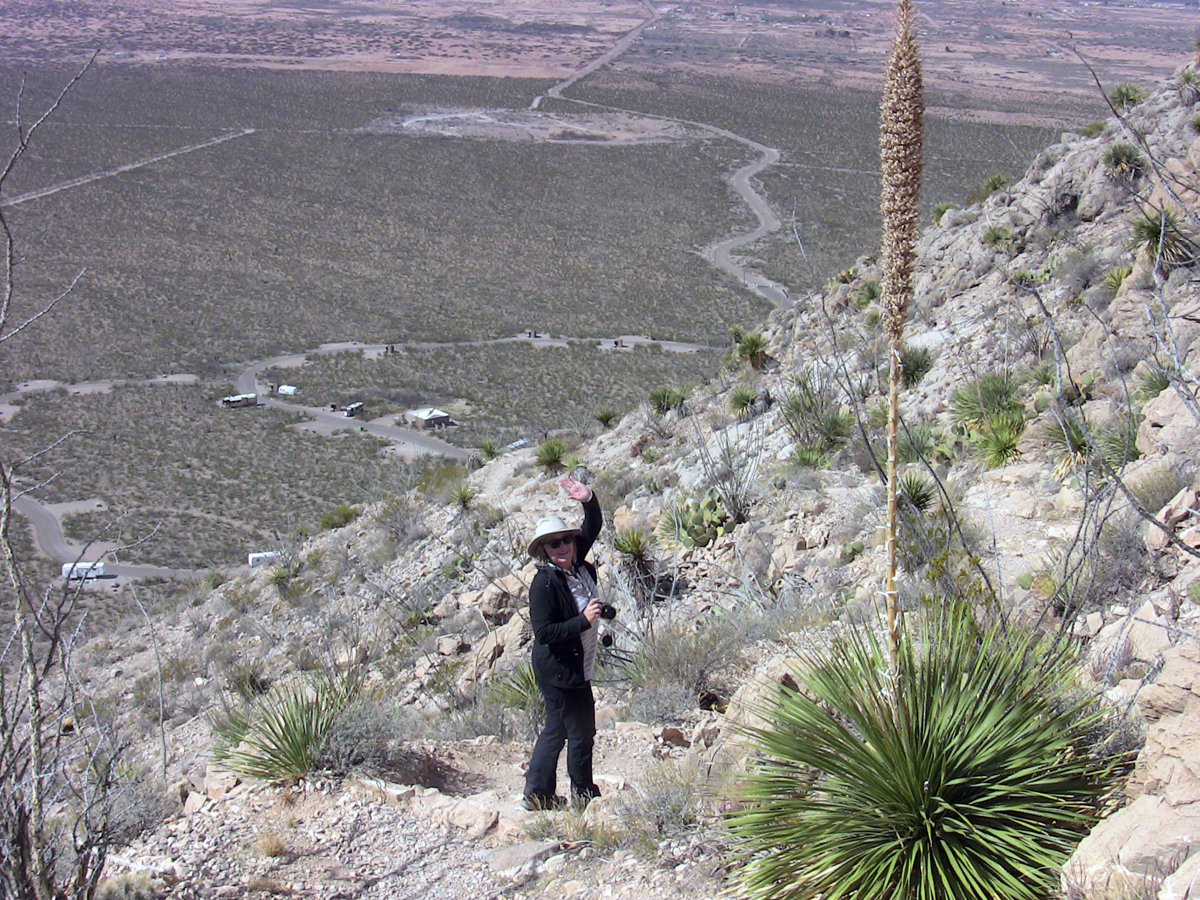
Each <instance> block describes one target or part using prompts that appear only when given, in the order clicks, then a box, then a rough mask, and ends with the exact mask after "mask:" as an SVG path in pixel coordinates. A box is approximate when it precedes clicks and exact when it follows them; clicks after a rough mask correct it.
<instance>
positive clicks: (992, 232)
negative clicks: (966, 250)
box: [980, 225, 1012, 247]
mask: <svg viewBox="0 0 1200 900" xmlns="http://www.w3.org/2000/svg"><path fill="white" fill-rule="evenodd" d="M1011 237H1012V229H1010V228H1009V227H1008V226H1007V225H989V226H988V227H987V228H985V229H983V235H982V236H981V237H980V240H981V241H982V242H983V246H985V247H1001V246H1003V245H1004V244H1007V243H1008V241H1009V239H1010V238H1011Z"/></svg>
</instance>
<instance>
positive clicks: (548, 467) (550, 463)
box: [533, 437, 567, 472]
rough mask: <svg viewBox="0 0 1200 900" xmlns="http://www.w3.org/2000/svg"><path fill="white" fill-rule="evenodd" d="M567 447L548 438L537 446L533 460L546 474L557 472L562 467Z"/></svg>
mask: <svg viewBox="0 0 1200 900" xmlns="http://www.w3.org/2000/svg"><path fill="white" fill-rule="evenodd" d="M566 456H567V445H566V444H564V443H563V442H562V440H561V439H559V438H556V437H549V438H546V439H545V440H544V441H542V442H541V443H540V444H538V445H537V450H535V451H534V453H533V458H534V460H535V461H536V462H537V464H538V465H539V466H541V467H542V468H543V469H544V470H545V471H547V472H553V471H557V470H558V469H561V468H562V467H563V465H564V461H565V460H566Z"/></svg>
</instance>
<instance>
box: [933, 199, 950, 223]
mask: <svg viewBox="0 0 1200 900" xmlns="http://www.w3.org/2000/svg"><path fill="white" fill-rule="evenodd" d="M952 209H954V204H953V203H948V202H946V201H945V200H943V201H942V202H941V203H935V204H934V205H933V212H932V214H931V215H930V217H929V218H930V221H932V222H933V224H934V225H941V224H942V216H944V215H945V214H946V213H948V212H950V210H952Z"/></svg>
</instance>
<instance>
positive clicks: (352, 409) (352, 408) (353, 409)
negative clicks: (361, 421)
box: [345, 400, 363, 419]
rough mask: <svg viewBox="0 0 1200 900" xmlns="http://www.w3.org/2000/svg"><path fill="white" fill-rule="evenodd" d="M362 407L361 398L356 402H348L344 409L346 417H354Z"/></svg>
mask: <svg viewBox="0 0 1200 900" xmlns="http://www.w3.org/2000/svg"><path fill="white" fill-rule="evenodd" d="M362 408H363V405H362V401H361V400H360V401H359V402H358V403H351V404H350V405H349V406H347V407H346V409H345V413H346V418H348V419H353V418H354V417H355V416H357V415H358V414H359V413H360V412H362Z"/></svg>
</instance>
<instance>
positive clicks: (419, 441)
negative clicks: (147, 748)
mask: <svg viewBox="0 0 1200 900" xmlns="http://www.w3.org/2000/svg"><path fill="white" fill-rule="evenodd" d="M645 7H646V12H647V18H646V19H645V20H644V21H642V22H641V23H640V24H639V25H637V26H635V27H634V28H633V29H631V30H630V31H629V32H627V33H626V34H625V35H624V36H622V37H621V38H620V39H619V40H618V41H617V42H616V43H615V44H614V45H613V46H612V48H611V49H610V50H609V51H608V52H606V53H604V54H603V55H601V56H600V57H598V58H597V59H595V60H593V61H592V62H590V63H588V64H587V65H585V66H583V67H582V68H580V69H579V70H578V71H577V72H575V73H574V74H573V75H571V76H570V77H569V78H567V79H565V80H564V81H561V82H559V83H558V84H556V85H554V86H553V87H551V88H550V89H549V90H548V91H547V92H546V93H545V94H541V95H539V96H537V97H535V98H534V99H533V101H532V102H531V103H530V109H533V110H536V109H538V107H539V106H540V105H541V102H542V100H544V99H545V98H547V97H551V98H554V99H556V100H560V101H564V102H569V103H575V104H578V105H581V106H587V107H592V108H597V109H603V110H607V111H612V112H621V113H630V114H636V115H641V116H646V117H648V118H655V119H661V120H663V121H670V122H676V123H679V124H681V125H687V126H691V127H694V128H698V129H701V130H703V131H705V132H708V133H710V134H712V135H715V136H717V137H721V138H724V139H727V140H731V141H734V142H736V143H739V144H741V145H743V146H745V147H747V148H749V149H750V150H752V151H753V152H754V153H755V154H757V159H755V160H754V161H753V162H750V163H748V164H746V165H745V166H742V167H741V168H739V169H738V170H736V171H735V172H734V173H733V174H732V175H730V177H729V184H730V186H731V187H732V188H733V190H734V192H735V193H736V194H737V195H738V196H739V197H740V198H741V199H742V200H743V201H744V202H745V203H746V204H747V205H748V206H749V207H750V210H751V212H753V214H754V216H755V218H757V219H758V226H757V227H755V228H754V229H752V230H751V231H748V232H746V233H743V234H738V235H733V236H731V237H728V238H725V239H724V240H721V241H718V242H716V243H714V244H711V245H709V246H707V247H705V248H703V249H702V250H701V251H700V252H701V254H702V255H703V257H704V258H705V259H706V260H708V261H709V262H710V263H711V264H712V265H714V266H715V267H716V268H718V269H720V270H721V271H722V272H725V273H726V274H728V275H730V276H731V277H733V278H735V279H736V280H738V281H740V282H741V283H742V284H744V285H745V286H746V287H747V288H748V289H749V290H751V291H753V292H754V293H756V294H758V295H760V296H762V297H764V298H766V299H767V300H769V301H770V302H771V303H773V304H775V305H776V306H787V305H790V302H791V301H790V299H789V298H788V295H787V291H786V289H785V288H784V287H783V286H782V285H780V284H778V283H776V282H773V281H771V280H770V279H769V278H767V277H766V276H765V275H762V274H760V273H757V272H752V271H749V270H747V269H745V268H743V267H742V266H741V265H739V264H738V263H737V262H736V261H735V260H734V258H733V254H734V252H735V251H737V250H739V249H740V248H742V247H745V246H747V245H749V244H752V243H754V242H755V241H757V240H760V239H761V238H763V237H765V236H766V235H768V234H771V233H772V232H774V231H777V230H778V229H779V227H780V221H779V218H778V217H777V216H776V215H775V214H774V212H773V211H772V210H771V208H770V206H769V205H768V204H767V202H766V200H765V199H764V198H763V197H762V196H761V195H760V194H759V193H758V192H757V191H755V190H754V187H753V185H752V184H751V181H752V179H753V178H754V177H755V176H757V175H758V174H760V173H761V172H762V171H763V170H765V169H766V168H768V167H769V166H772V165H774V164H775V163H776V162H778V161H779V156H780V153H779V150H777V149H775V148H774V147H768V146H766V145H764V144H760V143H758V142H757V141H753V140H751V139H750V138H747V137H743V136H742V135H739V134H736V133H734V132H732V131H728V130H726V129H724V128H718V127H716V126H713V125H708V124H706V123H704V122H694V121H689V120H685V119H676V118H671V117H667V116H648V115H647V114H646V113H642V112H640V111H637V110H625V109H621V108H619V107H611V106H604V105H601V104H596V103H589V102H587V101H583V100H574V99H572V98H570V97H564V96H562V92H563V91H564V90H566V89H568V88H570V87H571V86H572V85H574V84H575V83H576V82H578V81H579V80H580V79H582V78H585V77H587V76H588V75H590V74H592V73H594V72H596V71H597V70H599V69H600V68H602V67H603V66H605V65H608V64H610V63H612V62H613V61H614V60H615V59H617V58H618V57H620V56H621V55H622V54H623V53H624V52H625V51H626V50H628V48H629V47H630V46H631V45H632V44H633V43H634V41H636V40H637V39H638V38H639V37H640V36H641V34H642V32H644V31H645V30H646V29H647V28H649V27H651V26H652V25H654V24H655V23H656V22H658V21H659V19H661V18H662V15H663V13H662V12H660V11H659V10H658V9H656V8H655V7H654V5H653V4H652V3H651V2H650V0H645ZM253 132H254V129H245V130H243V131H240V132H235V133H232V134H227V135H221V136H219V137H216V138H213V139H211V140H208V141H204V142H201V143H198V144H193V145H189V146H187V147H182V148H180V149H178V150H174V151H171V152H170V153H166V154H163V155H160V156H157V157H154V158H153V159H146V160H139V161H137V162H134V163H130V164H128V165H123V166H118V167H115V168H113V169H110V170H106V171H104V172H99V173H95V174H92V175H88V176H85V177H83V178H77V179H73V180H72V181H70V182H64V183H63V184H59V185H55V186H53V187H50V188H46V189H44V190H41V191H36V192H31V193H29V194H25V195H21V196H18V197H15V198H13V199H11V200H7V201H6V202H5V205H6V206H12V205H15V204H18V203H22V202H26V201H29V200H33V199H36V198H38V197H44V196H48V195H50V194H54V193H56V192H58V191H61V190H66V189H68V188H71V187H75V186H77V185H80V184H85V183H88V182H89V181H95V180H97V179H100V178H106V177H110V176H113V175H117V174H120V173H122V172H127V171H131V170H133V169H136V168H138V167H140V166H144V165H147V164H149V163H152V162H156V161H158V160H162V159H167V158H170V157H172V156H177V155H180V154H183V153H191V152H195V151H197V150H201V149H204V148H206V147H211V146H213V145H215V144H219V143H222V142H224V141H228V140H232V139H234V138H238V137H243V136H245V135H247V134H252V133H253ZM609 340H612V341H613V346H614V349H615V348H618V347H626V348H628V347H632V346H633V345H635V344H638V343H650V339H649V338H647V337H644V336H641V335H622V336H619V337H617V338H611V339H609ZM517 341H529V342H532V343H536V344H540V345H544V346H560V345H561V346H567V345H568V343H569V341H570V339H569V338H548V337H541V336H538V335H536V334H533V335H518V336H514V337H511V338H497V339H494V340H490V341H471V342H467V343H466V345H467V346H473V345H483V344H495V343H510V342H517ZM602 343H606V342H602ZM656 343H659V344H660V345H661V346H662V347H663V348H664V349H666V350H673V351H679V352H686V351H690V350H697V349H701V345H697V344H685V343H680V342H674V341H658V342H656ZM392 346H394V347H395V346H405V345H401V344H393V345H392ZM408 346H412V347H420V348H432V347H443V346H452V345H451V344H439V343H430V342H422V343H414V344H411V345H408ZM453 346H463V344H455V345H453ZM348 349H349V350H360V351H362V352H363V353H364V354H372V353H374V354H379V353H383V352H385V351H386V345H383V344H373V345H368V344H360V343H357V342H349V343H331V344H324V345H322V346H321V347H318V348H316V349H315V350H309V351H303V352H298V353H287V354H281V355H279V356H273V357H270V358H269V359H264V360H258V361H256V362H253V363H250V364H249V365H247V366H246V368H244V369H243V370H242V371H241V372H240V373H239V374H238V376H237V377H236V379H235V392H236V393H242V394H251V393H253V394H258V395H259V396H260V398H261V399H260V403H261V405H264V406H268V407H271V408H275V409H282V410H286V411H288V412H293V413H300V414H302V415H305V416H308V417H310V418H311V419H312V420H314V421H315V422H317V423H319V424H320V425H322V426H324V428H325V429H329V430H336V429H342V428H346V427H348V424H349V423H348V421H347V419H346V417H345V415H344V414H343V413H341V412H336V411H331V410H327V409H325V408H324V407H312V406H304V405H302V404H298V403H289V402H287V401H285V400H280V399H279V398H278V397H274V396H265V397H264V396H263V391H262V388H261V385H260V384H259V382H258V376H259V374H260V373H261V372H263V371H264V370H266V369H268V368H271V367H274V366H283V367H286V366H293V365H298V364H300V363H302V362H303V361H304V360H305V359H307V358H308V357H309V356H310V355H321V354H328V353H337V352H340V351H344V350H348ZM195 380H198V379H197V378H196V376H194V375H189V374H176V375H163V376H159V377H157V378H151V379H144V380H141V381H130V380H122V381H107V382H106V381H100V382H89V383H86V384H74V385H62V384H60V383H58V382H52V381H40V382H30V383H27V384H24V385H19V386H18V390H16V391H14V392H12V393H9V394H5V395H0V417H3V416H5V415H6V414H7V415H11V414H12V413H13V412H14V411H15V409H14V407H13V405H12V404H13V401H14V400H16V399H18V398H20V397H21V396H23V395H24V394H28V393H36V392H38V391H45V390H52V389H54V388H57V387H65V388H66V389H67V390H68V391H70V392H72V393H95V392H99V391H106V390H111V389H112V388H113V387H114V386H115V385H117V384H131V383H140V384H164V383H179V382H187V381H195ZM355 426H356V427H358V428H360V429H361V430H363V431H365V432H367V433H368V434H374V435H377V436H379V437H382V438H384V439H386V440H389V441H392V442H394V443H395V444H397V445H399V447H401V448H402V449H401V453H402V454H404V455H406V456H409V457H412V456H417V455H421V454H437V455H441V456H446V457H449V458H451V459H457V460H465V459H466V458H467V457H468V455H469V454H468V452H467V451H465V450H463V449H461V448H459V447H455V446H453V445H451V444H448V443H446V442H445V441H442V440H440V439H438V438H436V437H434V436H432V435H429V434H426V433H423V432H420V431H414V430H412V429H408V428H402V427H400V426H397V425H393V424H388V423H387V422H384V421H379V420H376V421H371V422H361V421H357V422H355ZM13 508H14V509H15V510H16V511H17V512H18V513H20V514H21V515H22V516H24V517H25V518H26V519H28V520H29V522H30V523H31V525H32V527H33V531H34V537H35V540H36V542H37V545H38V548H39V549H40V550H41V552H42V553H43V554H45V555H46V556H48V557H50V558H51V559H56V560H59V561H60V562H75V561H77V560H79V559H80V558H81V554H82V553H83V552H84V551H85V550H89V552H91V551H98V550H99V548H98V547H95V546H93V547H92V548H83V547H81V546H79V545H77V544H75V543H73V542H70V541H67V540H66V538H65V537H64V535H63V531H62V522H61V518H60V516H59V514H58V513H57V512H55V511H54V510H53V509H52V508H50V507H48V506H46V505H43V504H40V503H38V502H37V501H35V500H33V499H32V498H31V497H28V496H25V495H20V496H18V497H16V498H15V499H14V502H13ZM106 552H111V551H106ZM107 571H108V572H111V573H114V574H117V575H121V576H125V577H165V578H178V577H191V576H195V575H197V574H199V573H198V572H195V571H192V570H178V569H164V568H160V567H155V566H136V565H128V564H112V565H109V566H107Z"/></svg>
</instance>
